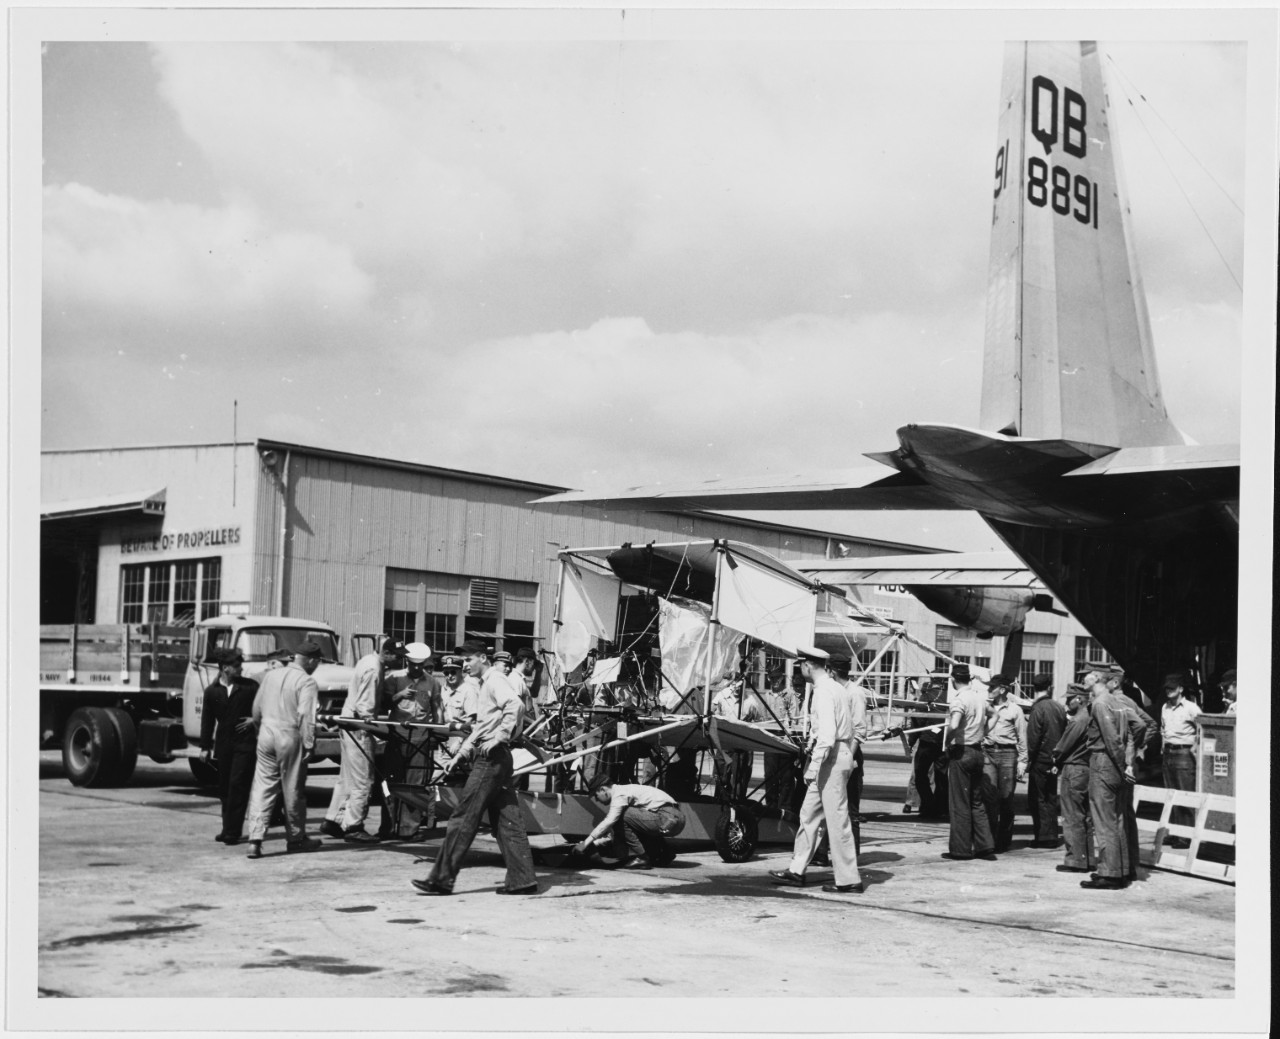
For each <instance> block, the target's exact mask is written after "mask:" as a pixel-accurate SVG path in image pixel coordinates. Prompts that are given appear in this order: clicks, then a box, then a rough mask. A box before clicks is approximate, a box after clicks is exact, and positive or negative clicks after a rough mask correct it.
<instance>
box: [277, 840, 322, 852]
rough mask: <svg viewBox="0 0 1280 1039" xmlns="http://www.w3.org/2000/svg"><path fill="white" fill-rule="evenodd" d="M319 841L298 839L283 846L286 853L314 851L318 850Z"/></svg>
mask: <svg viewBox="0 0 1280 1039" xmlns="http://www.w3.org/2000/svg"><path fill="white" fill-rule="evenodd" d="M321 843H322V842H321V841H320V840H319V839H318V838H315V837H299V838H298V839H297V840H296V841H289V842H287V843H286V844H285V850H286V851H316V850H318V849H319V848H320V845H321Z"/></svg>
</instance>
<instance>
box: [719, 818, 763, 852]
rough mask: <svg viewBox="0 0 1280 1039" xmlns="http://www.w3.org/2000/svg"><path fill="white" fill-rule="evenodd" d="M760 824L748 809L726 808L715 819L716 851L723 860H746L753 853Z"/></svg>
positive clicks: (758, 835)
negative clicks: (731, 809)
mask: <svg viewBox="0 0 1280 1039" xmlns="http://www.w3.org/2000/svg"><path fill="white" fill-rule="evenodd" d="M759 837H760V826H759V824H758V823H757V822H756V817H755V815H753V814H752V812H751V811H750V809H746V808H735V809H734V810H733V811H732V812H730V810H729V809H728V808H726V809H725V810H724V811H723V812H721V813H720V817H719V818H718V819H717V820H716V851H717V852H718V853H719V854H720V858H722V859H724V861H725V862H746V861H747V859H749V858H751V856H752V855H754V854H755V850H756V843H757V842H758V840H759Z"/></svg>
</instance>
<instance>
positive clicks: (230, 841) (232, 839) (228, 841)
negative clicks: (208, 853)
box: [222, 837, 244, 848]
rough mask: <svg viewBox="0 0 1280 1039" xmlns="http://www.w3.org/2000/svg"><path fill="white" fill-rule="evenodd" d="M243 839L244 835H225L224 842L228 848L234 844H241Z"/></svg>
mask: <svg viewBox="0 0 1280 1039" xmlns="http://www.w3.org/2000/svg"><path fill="white" fill-rule="evenodd" d="M243 840H244V838H243V837H223V838H222V843H223V844H225V845H226V846H227V847H228V848H230V847H231V846H232V845H233V844H239V843H240V842H241V841H243Z"/></svg>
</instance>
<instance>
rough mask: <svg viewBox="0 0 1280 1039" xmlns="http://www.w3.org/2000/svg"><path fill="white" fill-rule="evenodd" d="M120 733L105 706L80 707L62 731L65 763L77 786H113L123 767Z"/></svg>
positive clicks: (71, 778)
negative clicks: (118, 733)
mask: <svg viewBox="0 0 1280 1039" xmlns="http://www.w3.org/2000/svg"><path fill="white" fill-rule="evenodd" d="M120 763H121V761H120V737H119V736H118V735H117V734H116V727H115V724H114V723H113V722H112V720H111V715H109V714H108V713H107V709H106V708H105V707H77V708H76V709H75V710H74V711H72V712H71V717H70V718H68V719H67V727H66V729H65V730H64V731H63V734H62V767H63V768H64V769H66V772H67V778H68V779H69V780H71V783H72V785H74V786H111V785H112V784H113V783H114V782H115V777H116V775H117V773H118V772H119V769H120Z"/></svg>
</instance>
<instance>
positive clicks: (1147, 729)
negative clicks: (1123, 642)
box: [1098, 662, 1160, 880]
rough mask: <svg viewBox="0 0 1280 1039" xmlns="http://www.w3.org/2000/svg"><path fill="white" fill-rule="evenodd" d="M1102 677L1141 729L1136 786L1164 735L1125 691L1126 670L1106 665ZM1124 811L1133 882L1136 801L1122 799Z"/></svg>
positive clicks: (1136, 752) (1136, 753) (1135, 871)
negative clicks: (1158, 736)
mask: <svg viewBox="0 0 1280 1039" xmlns="http://www.w3.org/2000/svg"><path fill="white" fill-rule="evenodd" d="M1098 674H1099V675H1100V676H1101V678H1102V682H1103V684H1104V685H1105V686H1106V688H1107V692H1108V693H1109V694H1110V695H1111V697H1112V699H1113V700H1114V701H1115V702H1116V703H1118V704H1119V705H1120V706H1121V707H1123V708H1124V711H1125V715H1126V717H1127V718H1128V720H1129V724H1130V726H1136V727H1137V729H1136V731H1137V732H1138V738H1137V743H1136V744H1135V745H1134V766H1133V768H1134V782H1137V773H1138V771H1139V768H1140V766H1141V765H1142V764H1143V763H1144V761H1145V759H1146V754H1147V751H1148V750H1149V749H1150V748H1151V747H1152V746H1153V745H1154V744H1155V739H1156V734H1157V733H1158V732H1159V731H1160V729H1159V726H1157V725H1156V723H1155V722H1154V721H1152V719H1151V716H1150V715H1149V714H1147V712H1146V711H1144V710H1143V709H1142V705H1141V704H1140V703H1139V702H1138V700H1137V699H1136V698H1135V697H1133V696H1130V695H1129V694H1128V693H1126V692H1125V691H1124V668H1122V667H1121V666H1120V665H1119V664H1117V663H1115V662H1112V663H1110V664H1104V665H1102V666H1101V667H1100V668H1099V669H1098ZM1134 691H1135V692H1137V693H1138V696H1139V697H1141V696H1142V693H1141V692H1140V691H1138V690H1134ZM1120 808H1121V812H1122V816H1121V821H1122V823H1123V825H1124V839H1125V847H1126V849H1127V851H1126V855H1125V861H1126V862H1127V863H1128V864H1129V879H1130V880H1137V879H1138V816H1137V813H1136V812H1135V810H1134V807H1133V798H1132V797H1125V798H1122V799H1121V805H1120Z"/></svg>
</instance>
